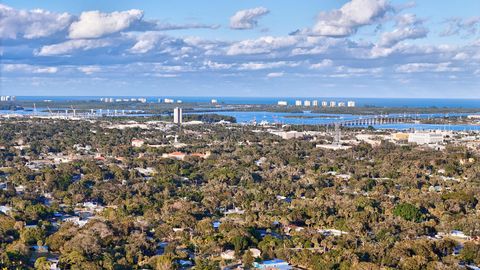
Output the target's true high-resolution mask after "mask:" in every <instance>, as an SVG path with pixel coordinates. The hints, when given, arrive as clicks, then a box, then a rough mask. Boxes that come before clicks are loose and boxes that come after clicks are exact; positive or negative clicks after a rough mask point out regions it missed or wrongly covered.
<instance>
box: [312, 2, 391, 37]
mask: <svg viewBox="0 0 480 270" xmlns="http://www.w3.org/2000/svg"><path fill="white" fill-rule="evenodd" d="M389 9H390V5H389V3H388V2H387V1H386V0H351V1H350V2H348V3H346V4H345V5H343V6H342V7H341V8H340V9H338V10H333V11H328V12H321V13H320V14H319V15H318V18H317V22H316V24H315V26H314V27H313V29H312V32H313V33H312V34H314V35H319V36H330V37H345V36H350V35H352V34H355V33H356V31H357V29H358V28H359V27H361V26H364V25H369V24H372V23H374V22H375V21H376V20H377V19H378V18H381V17H383V16H384V15H385V14H386V13H387V11H388V10H389Z"/></svg>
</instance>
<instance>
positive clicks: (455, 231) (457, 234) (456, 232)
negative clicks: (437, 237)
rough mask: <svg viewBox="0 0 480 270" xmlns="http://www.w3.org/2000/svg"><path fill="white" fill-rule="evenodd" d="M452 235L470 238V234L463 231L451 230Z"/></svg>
mask: <svg viewBox="0 0 480 270" xmlns="http://www.w3.org/2000/svg"><path fill="white" fill-rule="evenodd" d="M450 237H453V238H459V239H465V240H469V239H470V236H468V235H465V233H463V232H462V231H457V230H453V231H450Z"/></svg>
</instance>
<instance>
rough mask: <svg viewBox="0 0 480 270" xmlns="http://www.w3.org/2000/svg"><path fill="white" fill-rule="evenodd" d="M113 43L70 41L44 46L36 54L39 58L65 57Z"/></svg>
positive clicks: (87, 40) (83, 40)
mask: <svg viewBox="0 0 480 270" xmlns="http://www.w3.org/2000/svg"><path fill="white" fill-rule="evenodd" d="M110 45H111V42H110V41H107V40H99V39H97V40H91V39H77V40H68V41H65V42H62V43H58V44H53V45H46V46H43V47H42V48H41V49H40V51H39V52H37V53H36V55H38V56H51V55H63V54H69V53H71V52H74V51H76V50H83V51H86V50H91V49H95V48H102V47H107V46H110Z"/></svg>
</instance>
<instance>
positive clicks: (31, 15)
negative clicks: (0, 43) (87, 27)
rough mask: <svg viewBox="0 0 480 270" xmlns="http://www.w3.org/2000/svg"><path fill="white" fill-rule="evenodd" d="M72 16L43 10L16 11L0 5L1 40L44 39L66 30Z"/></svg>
mask: <svg viewBox="0 0 480 270" xmlns="http://www.w3.org/2000/svg"><path fill="white" fill-rule="evenodd" d="M72 18H73V17H72V16H71V15H70V14H68V13H61V14H58V13H53V12H50V11H46V10H42V9H34V10H30V11H28V10H16V9H13V8H10V7H8V6H5V5H2V4H0V38H2V39H16V38H19V37H22V38H25V39H35V38H42V37H47V36H50V35H53V34H55V33H57V32H60V31H62V30H64V29H66V28H67V27H68V26H69V25H70V23H71V21H72Z"/></svg>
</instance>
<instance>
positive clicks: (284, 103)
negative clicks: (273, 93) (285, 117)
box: [277, 100, 288, 106]
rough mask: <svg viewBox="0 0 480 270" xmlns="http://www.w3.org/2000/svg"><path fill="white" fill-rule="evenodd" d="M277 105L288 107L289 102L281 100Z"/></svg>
mask: <svg viewBox="0 0 480 270" xmlns="http://www.w3.org/2000/svg"><path fill="white" fill-rule="evenodd" d="M277 105H278V106H287V105H288V102H287V101H285V100H279V101H278V102H277Z"/></svg>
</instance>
